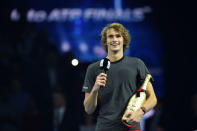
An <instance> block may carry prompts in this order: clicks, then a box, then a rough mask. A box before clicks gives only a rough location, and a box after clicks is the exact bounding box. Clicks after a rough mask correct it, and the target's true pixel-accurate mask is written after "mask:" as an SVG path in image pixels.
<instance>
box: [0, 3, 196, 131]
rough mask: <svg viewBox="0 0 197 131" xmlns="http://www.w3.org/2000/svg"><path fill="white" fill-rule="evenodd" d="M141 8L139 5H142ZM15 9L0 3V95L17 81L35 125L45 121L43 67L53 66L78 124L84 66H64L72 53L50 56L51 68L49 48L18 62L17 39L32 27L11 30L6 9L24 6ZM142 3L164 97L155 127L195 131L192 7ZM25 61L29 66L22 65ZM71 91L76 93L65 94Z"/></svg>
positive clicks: (23, 25)
mask: <svg viewBox="0 0 197 131" xmlns="http://www.w3.org/2000/svg"><path fill="white" fill-rule="evenodd" d="M141 1H142V0H141ZM139 2H140V1H139ZM142 2H143V3H144V1H142ZM16 3H17V2H13V1H12V0H8V1H2V4H1V12H0V13H1V14H0V16H1V20H0V21H1V23H0V38H1V39H0V47H2V48H1V52H0V54H1V61H3V62H1V65H0V68H1V69H0V74H1V77H0V79H1V87H3V88H2V90H3V89H4V88H6V87H7V86H8V87H9V86H10V81H11V80H12V79H19V80H21V81H22V82H23V86H24V87H25V88H24V90H26V92H31V95H32V98H33V99H34V100H35V101H36V102H35V103H36V104H37V106H38V109H39V111H40V112H41V113H40V114H41V116H40V118H41V121H45V119H46V117H45V116H46V114H47V113H46V111H47V110H49V109H50V108H51V106H52V105H51V102H50V100H51V93H52V92H53V89H54V88H49V81H48V80H46V73H44V72H45V70H46V69H47V67H48V65H50V64H52V65H53V64H54V63H56V66H57V67H58V70H60V74H61V75H60V76H64V78H60V80H59V81H60V83H61V84H60V85H65V86H66V88H63V90H64V92H65V94H66V96H67V99H68V101H69V102H70V103H69V106H70V107H71V108H72V109H73V111H74V112H76V114H75V115H76V116H77V117H78V118H79V119H78V124H79V125H80V124H81V123H84V118H83V117H84V116H85V114H84V110H83V106H82V102H83V98H84V94H82V93H81V86H80V87H78V86H79V85H82V83H83V80H84V75H85V71H86V68H87V65H88V64H89V63H84V64H80V65H79V66H78V67H77V68H75V67H73V66H71V65H70V63H66V62H65V61H70V60H71V59H72V53H67V54H65V55H63V56H62V55H61V56H60V55H57V56H56V55H55V56H54V58H55V60H57V59H58V60H57V61H58V62H57V61H55V60H54V63H48V62H49V61H48V60H47V59H50V60H51V58H50V57H49V58H48V56H50V54H52V56H53V53H54V54H58V53H57V50H55V48H54V47H53V46H51V45H50V44H44V45H41V47H39V49H40V50H37V48H36V47H35V50H33V51H32V54H31V55H30V56H28V57H21V55H20V49H18V48H20V45H19V44H20V41H23V40H24V39H23V38H21V34H24V32H25V30H27V28H26V27H29V28H34V25H33V24H29V23H26V22H25V21H20V23H19V24H18V23H17V24H16V25H14V24H13V23H12V22H10V20H9V17H8V16H9V9H10V8H13V7H16V6H17V7H20V6H22V7H23V4H24V5H25V3H27V1H25V0H23V1H20V2H18V3H17V5H16ZM131 3H132V2H131ZM147 3H148V4H150V5H151V6H152V7H153V8H154V10H155V11H154V12H153V14H152V15H153V16H154V19H155V21H156V24H157V26H159V30H160V33H161V34H160V35H161V40H162V43H163V67H164V89H165V95H164V97H163V98H161V99H159V102H160V101H161V102H162V115H161V117H160V120H159V124H160V127H162V128H163V129H164V130H166V131H171V130H184V131H189V130H194V129H197V127H196V123H197V122H196V114H195V111H196V110H197V109H196V107H195V106H194V105H195V103H197V102H196V98H195V96H196V93H197V88H196V87H197V81H196V78H197V77H196V74H197V69H196V67H197V58H196V56H197V51H196V49H197V48H196V46H195V44H196V40H195V38H196V36H195V35H196V30H195V28H194V25H195V24H194V23H195V22H194V19H195V16H196V14H195V7H194V4H193V3H191V2H190V1H187V2H186V1H183V2H181V1H154V0H150V1H147ZM24 10H25V9H24ZM45 37H46V36H45V35H44V36H43V35H41V36H39V37H38V38H37V41H40V43H47V41H45V40H46V39H45ZM43 41H45V42H43ZM4 44H9V45H8V46H7V45H6V49H7V48H9V49H7V51H8V53H6V51H5V48H4V47H5V45H4ZM21 46H22V45H21ZM37 46H39V44H38V45H37ZM7 54H9V55H7ZM29 57H30V58H31V60H32V61H28V60H29ZM57 63H58V64H57ZM27 64H28V65H27ZM27 67H28V68H27ZM65 67H66V68H65ZM41 72H42V73H41ZM79 72H80V73H79ZM28 74H31V76H30V77H24V76H28ZM37 74H40V75H37ZM76 76H78V77H76ZM65 79H67V81H65ZM71 85H72V86H73V87H78V89H76V88H75V89H73V88H69V87H71ZM27 86H28V87H27ZM56 86H58V85H56ZM1 93H3V91H1ZM192 98H194V99H192ZM192 102H193V103H192ZM192 105H193V106H192ZM193 107H195V108H193ZM0 108H1V107H0Z"/></svg>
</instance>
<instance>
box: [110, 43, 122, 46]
mask: <svg viewBox="0 0 197 131" xmlns="http://www.w3.org/2000/svg"><path fill="white" fill-rule="evenodd" d="M111 45H112V46H117V45H120V44H119V43H111Z"/></svg>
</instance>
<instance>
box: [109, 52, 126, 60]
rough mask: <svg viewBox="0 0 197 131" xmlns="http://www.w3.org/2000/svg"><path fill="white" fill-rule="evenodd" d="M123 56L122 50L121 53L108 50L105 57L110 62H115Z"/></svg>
mask: <svg viewBox="0 0 197 131" xmlns="http://www.w3.org/2000/svg"><path fill="white" fill-rule="evenodd" d="M122 57H123V52H122V53H120V52H119V53H113V52H108V55H107V58H108V59H109V60H110V61H111V62H115V61H118V60H120V59H121V58H122Z"/></svg>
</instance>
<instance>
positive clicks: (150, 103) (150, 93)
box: [142, 82, 157, 111]
mask: <svg viewBox="0 0 197 131" xmlns="http://www.w3.org/2000/svg"><path fill="white" fill-rule="evenodd" d="M146 95H147V99H146V101H145V103H144V104H143V105H142V106H143V107H145V108H146V110H147V111H149V110H151V109H152V108H153V107H154V106H155V105H156V104H157V98H156V96H155V92H154V90H153V86H152V84H151V82H149V83H148V86H147V90H146Z"/></svg>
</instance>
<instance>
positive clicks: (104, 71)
mask: <svg viewBox="0 0 197 131" xmlns="http://www.w3.org/2000/svg"><path fill="white" fill-rule="evenodd" d="M103 73H105V74H107V71H106V70H103ZM100 88H104V86H100Z"/></svg>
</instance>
